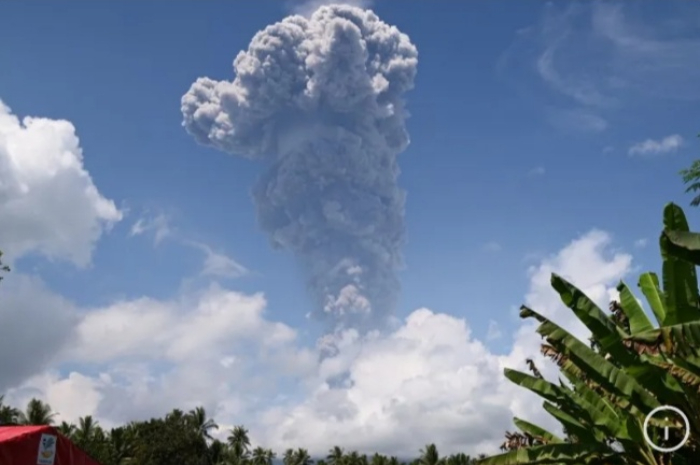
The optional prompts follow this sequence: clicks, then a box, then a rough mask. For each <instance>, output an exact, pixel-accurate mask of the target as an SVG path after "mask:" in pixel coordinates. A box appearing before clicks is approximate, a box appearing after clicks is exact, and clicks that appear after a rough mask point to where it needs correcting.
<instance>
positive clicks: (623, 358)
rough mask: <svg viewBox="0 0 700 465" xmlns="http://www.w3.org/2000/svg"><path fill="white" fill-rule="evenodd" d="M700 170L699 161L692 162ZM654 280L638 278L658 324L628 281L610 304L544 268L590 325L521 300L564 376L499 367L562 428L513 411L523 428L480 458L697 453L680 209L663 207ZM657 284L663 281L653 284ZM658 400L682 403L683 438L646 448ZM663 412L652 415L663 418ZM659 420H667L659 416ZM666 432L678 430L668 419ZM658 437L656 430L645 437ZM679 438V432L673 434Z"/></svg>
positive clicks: (697, 314) (693, 349) (691, 279)
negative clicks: (576, 329)
mask: <svg viewBox="0 0 700 465" xmlns="http://www.w3.org/2000/svg"><path fill="white" fill-rule="evenodd" d="M697 169H698V179H700V164H698V166H697ZM663 219H664V229H663V233H662V234H661V238H660V240H659V245H660V248H661V258H662V261H663V264H662V278H661V283H660V282H659V279H658V277H657V276H656V275H655V274H653V273H645V274H643V275H642V276H641V277H640V280H639V287H640V289H641V291H642V294H643V295H644V297H645V298H646V300H647V302H646V304H647V306H648V309H649V310H650V312H651V313H652V314H653V315H654V316H655V319H656V325H655V324H654V323H653V322H652V320H651V319H650V317H649V315H648V314H647V312H646V311H645V309H644V306H643V305H642V304H640V302H639V301H638V300H637V298H636V297H635V295H634V294H633V293H632V291H631V290H630V289H629V288H628V287H627V285H626V284H624V283H620V284H619V285H618V287H617V290H618V291H619V296H620V297H619V300H620V301H619V302H613V303H612V304H611V312H605V311H603V310H602V309H600V308H599V307H598V306H597V305H596V304H595V303H594V302H593V301H592V300H591V299H590V298H588V297H587V296H586V295H585V294H584V293H583V292H582V291H581V290H580V289H578V288H576V287H575V286H574V285H573V284H571V283H569V282H567V281H566V280H565V279H563V278H562V277H560V276H557V275H552V287H553V288H554V289H555V290H556V291H557V292H558V294H559V296H560V297H561V300H562V302H563V303H564V304H565V305H566V306H567V307H569V308H570V309H571V311H572V312H573V313H574V314H575V315H576V317H577V318H578V319H579V320H580V321H581V322H582V323H583V324H584V325H585V326H586V327H587V328H588V330H589V331H590V333H591V341H592V343H591V344H590V345H586V344H584V343H583V342H581V341H579V340H578V339H576V338H575V337H574V336H573V335H571V334H570V333H569V332H567V331H566V330H565V329H563V328H561V327H559V326H558V325H556V324H555V323H554V322H552V321H550V320H548V319H547V318H545V317H544V316H542V315H540V314H538V313H537V312H535V311H534V310H532V309H529V308H527V307H523V308H522V310H521V317H522V318H534V319H536V320H537V321H538V322H539V326H538V328H537V332H538V333H539V334H540V335H541V336H542V337H543V338H544V340H545V344H543V346H542V353H543V354H544V355H546V356H548V357H549V358H550V359H552V360H553V361H555V362H556V363H557V365H558V367H559V370H560V372H561V374H562V376H563V377H564V378H565V379H566V381H567V382H566V383H564V382H559V383H558V384H555V383H551V382H549V381H547V380H545V379H543V378H542V376H541V375H540V374H539V370H537V369H536V367H535V366H534V363H533V362H532V361H529V365H530V369H531V371H533V373H534V375H532V376H531V375H528V374H526V373H522V372H519V371H515V370H511V369H506V371H505V376H506V377H507V378H508V379H509V380H511V381H512V382H514V383H515V384H518V385H520V386H522V387H524V388H526V389H529V390H530V391H532V392H534V393H536V394H537V395H538V396H540V397H542V399H543V400H544V405H543V407H544V409H545V410H546V411H547V412H548V413H549V414H551V415H552V416H553V417H554V418H555V419H556V420H557V421H558V422H559V423H560V424H561V425H562V427H563V430H564V431H565V432H566V437H565V438H563V439H562V438H559V437H557V436H555V435H554V434H552V433H550V432H548V431H546V430H544V429H543V428H541V427H539V426H536V425H533V424H531V423H528V422H526V421H524V420H521V419H517V418H516V419H515V424H516V426H517V427H518V428H519V429H520V431H521V433H509V432H507V433H506V442H505V443H504V445H503V447H502V450H503V451H504V453H502V454H499V455H496V456H493V457H489V458H487V459H484V460H481V461H478V463H479V464H482V465H515V464H540V463H552V464H554V463H556V464H563V463H573V464H600V465H607V464H635V465H662V464H663V465H684V464H691V463H696V462H697V456H698V454H699V453H700V354H699V353H698V349H700V295H699V294H698V282H697V275H696V271H695V265H696V264H700V263H699V260H698V258H700V238H699V236H698V235H696V234H694V233H690V232H689V229H688V223H687V221H686V218H685V214H684V213H683V211H682V210H681V209H680V208H679V207H678V206H677V205H674V204H669V205H667V206H666V208H665V209H664V217H663ZM661 284H662V285H663V288H661ZM660 405H673V406H676V407H678V408H680V409H682V410H683V411H684V412H685V413H686V414H687V416H688V418H689V419H690V422H691V431H690V438H689V440H688V442H686V443H685V445H684V446H683V447H682V448H681V449H679V450H678V451H676V452H674V453H672V454H661V453H659V452H657V451H655V450H653V449H652V448H651V447H650V446H649V445H648V444H647V443H646V441H645V440H644V437H643V433H642V428H643V423H644V419H645V418H646V416H647V414H648V413H649V412H650V411H651V410H652V409H654V408H655V407H658V406H660ZM661 421H663V420H662V419H661V420H656V419H655V420H653V421H652V424H654V423H656V424H657V425H661V423H660V422H661ZM664 426H666V424H664ZM670 426H671V429H670V432H671V439H672V440H678V438H679V437H680V435H681V434H682V432H681V430H680V428H679V427H678V426H679V425H677V424H671V425H670ZM652 439H653V440H654V441H655V442H656V443H657V444H658V443H659V442H660V441H661V438H652ZM675 443H677V442H675Z"/></svg>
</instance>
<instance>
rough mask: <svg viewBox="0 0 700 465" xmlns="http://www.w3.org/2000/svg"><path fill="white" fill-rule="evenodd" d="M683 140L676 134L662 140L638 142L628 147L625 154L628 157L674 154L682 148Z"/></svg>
mask: <svg viewBox="0 0 700 465" xmlns="http://www.w3.org/2000/svg"><path fill="white" fill-rule="evenodd" d="M683 143H684V141H683V138H682V137H681V136H680V135H678V134H673V135H670V136H666V137H664V138H663V139H658V140H654V139H647V140H645V141H642V142H638V143H636V144H634V145H632V146H631V147H630V149H629V150H628V152H627V153H629V155H630V156H635V155H641V156H650V155H663V154H665V153H671V152H675V151H676V150H678V149H679V148H681V146H683Z"/></svg>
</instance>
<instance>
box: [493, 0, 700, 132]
mask: <svg viewBox="0 0 700 465" xmlns="http://www.w3.org/2000/svg"><path fill="white" fill-rule="evenodd" d="M674 8H679V9H682V8H683V7H682V6H680V5H679V6H674ZM640 11H642V12H643V11H644V9H642V8H635V9H632V8H628V7H627V5H626V4H623V3H620V2H618V3H616V4H611V3H604V2H590V3H588V2H585V3H581V2H578V3H566V4H564V5H562V4H559V3H557V2H553V3H549V4H547V5H546V6H545V8H544V12H543V14H542V16H541V18H540V20H539V21H538V22H537V23H536V24H534V25H532V26H530V27H528V28H525V29H522V30H520V31H518V32H517V35H516V38H515V40H514V42H513V44H512V45H511V47H509V49H508V50H507V51H506V52H505V53H504V54H503V55H502V57H501V59H500V60H499V64H498V71H499V76H500V77H501V78H502V79H503V80H505V81H506V82H508V83H509V84H511V85H512V86H513V87H514V88H515V89H516V90H517V91H518V92H519V93H520V94H521V96H522V97H523V98H525V99H530V100H532V101H533V103H534V104H536V105H540V106H542V107H543V108H544V111H545V114H546V116H547V118H548V120H549V122H550V123H552V124H554V125H556V126H558V127H571V128H576V129H578V128H580V129H585V130H588V131H593V132H595V131H601V130H603V129H605V128H607V127H608V125H609V120H610V119H612V118H614V117H615V116H616V114H617V112H619V111H620V110H623V109H624V107H625V105H626V103H627V102H632V101H634V102H636V103H637V104H638V103H639V102H640V101H643V98H647V99H658V98H661V99H677V100H686V101H694V100H700V87H699V86H697V82H698V81H699V80H700V62H699V61H698V60H697V59H696V58H697V56H699V55H700V39H698V38H697V35H695V36H690V35H684V33H685V31H690V32H692V30H693V28H695V27H696V25H694V24H692V21H693V18H691V17H690V15H687V14H685V15H681V16H680V17H681V19H680V20H678V19H675V20H674V22H670V21H664V18H658V17H655V18H652V17H651V15H648V16H644V15H640V14H637V13H639V12H640ZM677 16H678V15H677ZM650 102H651V103H653V102H652V101H651V100H650Z"/></svg>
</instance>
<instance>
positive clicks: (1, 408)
mask: <svg viewBox="0 0 700 465" xmlns="http://www.w3.org/2000/svg"><path fill="white" fill-rule="evenodd" d="M1 254H2V252H0V255H1ZM0 279H1V278H0ZM4 400H5V396H2V395H0V425H16V424H17V423H19V422H20V417H21V412H20V411H19V410H18V409H16V408H14V407H12V406H9V405H5V403H4Z"/></svg>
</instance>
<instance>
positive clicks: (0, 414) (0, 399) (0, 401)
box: [0, 396, 21, 425]
mask: <svg viewBox="0 0 700 465" xmlns="http://www.w3.org/2000/svg"><path fill="white" fill-rule="evenodd" d="M4 400H5V396H0V425H16V424H18V423H19V422H20V417H21V412H20V411H19V410H18V409H16V408H14V407H12V406H10V405H6V404H5V403H4Z"/></svg>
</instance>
